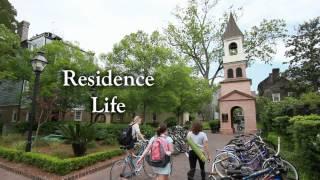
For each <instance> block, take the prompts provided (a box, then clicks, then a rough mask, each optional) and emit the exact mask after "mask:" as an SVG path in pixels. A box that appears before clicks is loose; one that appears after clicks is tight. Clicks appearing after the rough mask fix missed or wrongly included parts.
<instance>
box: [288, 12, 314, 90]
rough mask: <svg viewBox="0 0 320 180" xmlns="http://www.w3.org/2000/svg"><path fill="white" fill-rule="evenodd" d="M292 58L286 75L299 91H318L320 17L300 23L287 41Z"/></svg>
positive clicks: (289, 54)
mask: <svg viewBox="0 0 320 180" xmlns="http://www.w3.org/2000/svg"><path fill="white" fill-rule="evenodd" d="M286 47H287V48H288V50H287V51H286V56H287V57H289V58H290V61H289V62H288V64H289V68H288V70H286V72H285V75H286V76H287V77H288V78H289V79H290V80H292V85H293V86H294V88H295V89H296V90H297V91H298V92H301V91H302V92H303V91H308V89H309V90H311V91H317V90H318V88H319V87H320V78H319V77H320V17H316V18H314V19H311V20H310V21H308V22H304V23H303V24H301V25H299V27H298V30H297V32H296V34H294V35H292V36H291V37H290V38H289V39H288V41H287V43H286Z"/></svg>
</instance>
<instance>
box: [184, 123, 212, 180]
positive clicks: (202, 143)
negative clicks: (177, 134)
mask: <svg viewBox="0 0 320 180" xmlns="http://www.w3.org/2000/svg"><path fill="white" fill-rule="evenodd" d="M187 138H190V139H191V140H192V141H193V142H194V143H195V144H196V146H197V148H199V149H200V151H202V152H203V153H205V154H206V156H207V159H208V160H209V161H210V159H211V156H210V153H209V149H208V137H207V134H206V133H204V132H202V124H201V122H199V121H195V122H193V124H192V128H191V131H190V132H189V133H188V134H187ZM197 161H198V162H199V166H200V170H201V177H202V180H205V169H204V167H205V162H203V161H202V160H201V159H200V158H199V157H198V156H197V154H196V153H195V151H194V149H191V147H190V146H189V164H190V171H189V172H188V180H193V177H194V174H195V170H196V165H197Z"/></svg>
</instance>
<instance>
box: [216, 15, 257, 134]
mask: <svg viewBox="0 0 320 180" xmlns="http://www.w3.org/2000/svg"><path fill="white" fill-rule="evenodd" d="M223 41H224V54H225V55H224V57H223V69H224V80H223V81H222V82H220V85H221V89H220V95H219V109H220V131H221V133H223V134H233V133H235V132H236V131H242V132H244V133H251V132H255V131H256V102H255V93H254V92H251V79H249V78H247V75H246V68H247V61H246V56H245V53H244V49H243V34H242V32H241V31H240V29H239V28H238V26H237V24H236V23H235V20H234V18H233V16H232V14H230V18H229V22H228V24H227V27H226V31H225V32H224V34H223ZM235 126H237V127H235Z"/></svg>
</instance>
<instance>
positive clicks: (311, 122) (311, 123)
mask: <svg viewBox="0 0 320 180" xmlns="http://www.w3.org/2000/svg"><path fill="white" fill-rule="evenodd" d="M290 121H292V122H293V123H294V124H293V137H294V139H293V141H294V142H295V152H296V154H297V156H298V157H301V158H297V161H298V162H299V163H300V164H302V167H303V170H304V171H306V172H309V174H310V175H311V174H313V176H317V177H320V172H319V171H318V170H319V169H320V144H319V143H317V139H318V138H319V136H320V131H319V129H320V116H318V117H315V116H314V115H311V116H305V117H304V118H302V117H293V118H292V119H291V120H290Z"/></svg>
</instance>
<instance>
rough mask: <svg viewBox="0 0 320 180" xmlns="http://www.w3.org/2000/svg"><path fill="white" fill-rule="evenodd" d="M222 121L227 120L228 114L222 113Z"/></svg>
mask: <svg viewBox="0 0 320 180" xmlns="http://www.w3.org/2000/svg"><path fill="white" fill-rule="evenodd" d="M222 122H228V114H222Z"/></svg>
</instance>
